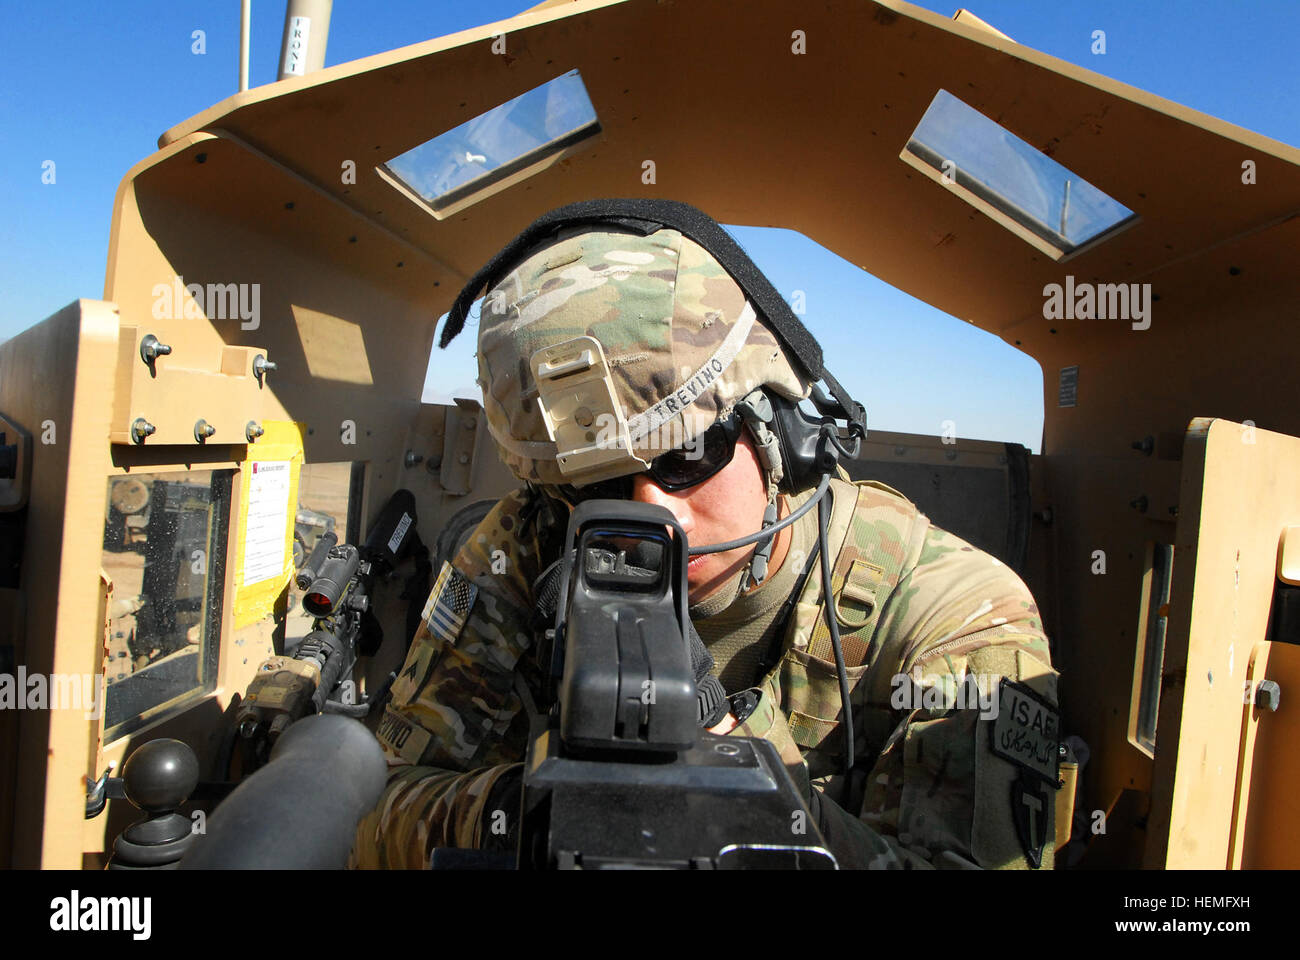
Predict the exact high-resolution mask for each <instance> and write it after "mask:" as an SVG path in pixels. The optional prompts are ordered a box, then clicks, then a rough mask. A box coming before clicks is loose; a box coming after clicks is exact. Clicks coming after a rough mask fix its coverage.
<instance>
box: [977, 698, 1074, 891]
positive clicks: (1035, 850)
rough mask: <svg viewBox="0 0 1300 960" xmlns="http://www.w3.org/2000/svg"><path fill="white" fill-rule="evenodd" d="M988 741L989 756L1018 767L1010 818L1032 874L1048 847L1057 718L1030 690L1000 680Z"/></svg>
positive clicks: (1056, 779)
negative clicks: (1044, 849) (989, 740)
mask: <svg viewBox="0 0 1300 960" xmlns="http://www.w3.org/2000/svg"><path fill="white" fill-rule="evenodd" d="M989 737H990V739H991V743H990V744H989V746H990V748H991V749H992V751H993V753H994V755H996V756H999V757H1001V758H1002V759H1003V760H1007V761H1009V762H1011V763H1013V764H1015V766H1017V767H1018V768H1019V775H1018V776H1017V777H1016V780H1015V781H1014V782H1013V783H1012V784H1011V819H1012V821H1013V822H1014V823H1015V825H1016V836H1017V838H1018V839H1019V840H1020V848H1021V849H1022V850H1023V851H1024V853H1025V861H1026V862H1027V863H1028V864H1029V866H1030V867H1031V868H1033V869H1034V870H1037V869H1038V868H1039V867H1041V866H1042V864H1043V848H1044V847H1045V846H1046V845H1047V825H1048V823H1049V822H1050V821H1049V813H1050V809H1049V806H1048V805H1049V804H1053V803H1055V798H1054V797H1053V796H1052V792H1051V791H1052V790H1057V789H1059V787H1060V785H1061V783H1060V771H1061V752H1060V751H1061V715H1060V713H1059V712H1058V711H1057V709H1056V708H1055V707H1053V706H1052V705H1051V704H1050V703H1048V702H1047V701H1046V700H1045V699H1043V698H1042V697H1041V696H1039V695H1038V694H1037V693H1035V692H1034V691H1033V690H1031V689H1030V688H1029V687H1027V686H1025V685H1024V684H1022V683H1016V682H1015V681H1014V680H1008V679H1007V678H1006V677H1003V678H1002V681H1001V682H1000V684H999V686H998V713H997V716H996V717H994V719H993V722H992V723H991V724H989ZM1048 787H1051V790H1049V789H1048Z"/></svg>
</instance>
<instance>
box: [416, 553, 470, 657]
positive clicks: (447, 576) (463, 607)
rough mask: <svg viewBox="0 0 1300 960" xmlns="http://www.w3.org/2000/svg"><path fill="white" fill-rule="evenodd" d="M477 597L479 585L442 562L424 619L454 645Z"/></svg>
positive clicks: (440, 636)
mask: <svg viewBox="0 0 1300 960" xmlns="http://www.w3.org/2000/svg"><path fill="white" fill-rule="evenodd" d="M477 596H478V587H476V586H474V584H472V583H470V581H469V578H468V577H466V576H465V574H463V573H461V572H460V571H459V570H457V569H456V568H455V567H453V566H452V565H451V564H450V563H448V562H447V561H443V564H442V569H441V570H440V571H439V572H438V579H437V581H436V582H435V583H434V585H433V590H432V591H431V592H430V593H429V601H428V602H427V603H426V604H425V605H424V622H425V623H426V624H428V627H429V633H431V634H432V635H433V636H435V637H437V638H438V639H440V640H443V641H444V642H446V643H448V644H450V645H451V646H453V647H454V646H455V645H456V638H457V637H459V636H460V631H461V630H462V629H464V627H465V619H466V618H467V617H468V616H469V611H470V608H471V607H473V606H474V598H475V597H477Z"/></svg>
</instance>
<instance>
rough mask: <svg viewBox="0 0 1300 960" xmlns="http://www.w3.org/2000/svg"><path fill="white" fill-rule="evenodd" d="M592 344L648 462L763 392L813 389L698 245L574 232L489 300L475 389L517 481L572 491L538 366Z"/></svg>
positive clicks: (668, 233)
mask: <svg viewBox="0 0 1300 960" xmlns="http://www.w3.org/2000/svg"><path fill="white" fill-rule="evenodd" d="M584 335H585V336H590V337H593V338H595V339H596V340H598V341H599V342H600V344H601V346H602V347H603V349H604V354H605V358H606V362H607V363H608V365H609V368H610V371H611V376H612V380H613V385H614V393H615V396H616V400H617V402H618V403H619V404H620V405H621V407H622V412H623V416H624V417H625V418H626V420H627V423H628V429H629V434H630V439H631V447H632V453H633V455H634V456H635V457H637V458H639V459H641V460H644V461H646V462H648V461H649V460H651V459H653V458H654V457H656V456H658V455H659V454H660V453H663V452H665V451H666V450H669V449H673V448H674V447H677V446H680V445H682V444H683V443H686V442H689V441H690V440H692V439H693V438H694V437H696V436H698V435H699V434H702V433H703V432H704V431H705V430H706V429H708V427H709V426H711V425H712V424H713V423H714V422H715V421H717V420H719V419H721V418H723V417H726V416H728V415H729V414H730V413H731V411H732V408H733V407H734V406H735V404H736V402H737V401H738V400H740V399H742V398H744V397H745V396H746V395H747V394H749V393H750V392H751V391H753V390H755V389H757V388H758V387H767V388H769V389H771V390H773V391H774V392H776V393H779V394H780V395H782V396H784V397H786V398H787V399H790V400H799V399H802V398H804V397H806V396H807V395H808V386H807V382H806V378H805V377H804V376H803V375H801V373H800V372H798V368H797V367H796V366H794V365H793V364H792V363H791V362H790V361H789V359H787V357H786V354H785V352H784V351H783V350H782V348H781V345H780V342H779V341H778V340H777V338H776V336H775V335H774V334H773V333H772V332H771V330H769V329H768V328H767V326H765V325H764V323H763V322H762V321H761V320H759V319H758V318H757V317H756V315H755V313H754V310H753V307H752V306H751V305H750V304H748V303H747V302H746V298H745V294H744V291H743V290H742V289H741V287H740V286H739V285H738V284H737V283H736V281H735V280H733V279H732V278H731V276H730V275H728V274H727V272H726V271H725V270H724V269H723V268H722V266H721V265H720V264H719V263H718V262H717V261H716V260H715V259H714V258H713V257H712V256H711V255H710V254H709V253H708V251H706V250H705V249H704V248H703V247H702V246H700V245H699V244H697V243H695V242H694V241H693V240H691V239H689V238H687V237H684V236H683V235H682V234H681V233H680V232H678V231H677V230H673V229H668V228H665V229H662V230H659V231H657V232H655V233H653V234H650V235H649V236H641V235H639V234H635V233H632V232H622V231H613V230H610V229H608V228H602V229H599V230H592V229H591V228H590V227H587V228H585V229H584V228H582V227H576V228H571V229H569V230H567V231H564V232H561V233H560V234H559V237H558V239H557V240H556V242H554V243H553V244H551V245H550V246H547V247H545V248H543V249H541V250H539V251H536V252H534V253H532V254H531V255H530V256H529V257H528V258H527V259H525V260H524V261H522V262H521V263H520V264H518V265H517V266H516V267H515V268H514V269H512V270H511V271H510V272H509V273H507V274H506V275H505V276H504V277H503V278H502V279H501V281H500V282H499V283H498V284H497V285H496V286H495V287H493V288H492V289H491V290H489V291H488V293H487V295H486V297H485V299H484V301H483V308H482V313H481V319H480V323H479V336H478V367H479V376H478V383H479V386H480V387H482V389H483V406H484V410H485V412H486V414H487V422H488V428H489V430H490V431H491V433H492V436H493V438H494V439H495V441H496V443H497V447H498V449H499V450H500V453H501V458H502V460H503V461H504V462H505V464H506V465H507V466H508V467H509V468H510V470H511V471H512V472H513V473H514V474H515V476H516V477H518V478H519V479H520V480H526V481H532V482H534V483H543V484H563V483H568V482H572V481H571V480H570V479H569V478H567V477H566V476H565V474H564V473H563V472H562V471H561V469H560V465H559V464H558V463H557V459H556V458H557V456H558V449H557V446H556V443H555V442H554V441H553V440H551V439H550V436H549V434H548V431H547V428H546V424H545V422H544V420H543V416H542V411H541V407H540V405H539V403H538V398H539V393H538V389H537V384H536V383H535V380H534V376H533V370H532V366H531V364H530V358H531V357H532V356H533V354H534V353H535V352H536V351H538V350H540V349H542V348H545V347H550V346H554V345H556V344H559V343H562V342H564V341H567V340H571V339H573V338H575V337H581V336H584ZM629 463H631V464H633V465H635V461H629ZM624 472H631V471H624Z"/></svg>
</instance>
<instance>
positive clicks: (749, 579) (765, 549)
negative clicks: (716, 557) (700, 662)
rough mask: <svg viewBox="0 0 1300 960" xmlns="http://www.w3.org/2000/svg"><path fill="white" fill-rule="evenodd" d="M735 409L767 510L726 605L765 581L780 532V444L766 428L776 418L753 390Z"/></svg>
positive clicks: (715, 547)
mask: <svg viewBox="0 0 1300 960" xmlns="http://www.w3.org/2000/svg"><path fill="white" fill-rule="evenodd" d="M735 410H736V413H737V414H739V415H740V417H741V420H742V421H743V422H744V424H745V428H746V429H747V430H748V431H749V435H750V436H751V437H752V438H753V442H754V452H755V454H756V455H757V456H758V462H759V466H760V467H762V470H763V477H764V478H765V480H766V482H767V507H766V509H764V511H763V526H762V527H761V528H760V530H759V531H758V532H759V534H760V537H759V538H757V543H758V547H757V548H756V549H755V550H754V553H753V555H752V556H751V557H750V559H749V563H748V565H747V566H745V568H744V569H743V570H742V571H741V572H740V576H739V581H738V583H737V586H736V591H735V593H734V594H732V595H731V597H729V598H728V602H730V600H731V599H734V598H735V597H737V596H740V594H742V593H744V592H745V591H746V590H748V589H749V588H750V587H751V586H757V585H758V584H761V583H762V582H763V581H764V580H766V579H767V574H768V569H767V567H768V563H769V561H770V560H771V559H772V547H773V545H774V544H775V543H776V536H775V534H776V533H777V531H778V530H779V529H780V528H779V527H778V528H776V529H773V528H774V527H775V525H776V519H777V508H776V498H777V493H778V485H779V484H780V482H781V478H782V477H784V476H785V470H784V469H783V466H782V463H781V444H780V443H779V442H778V440H777V437H776V434H775V433H773V432H772V431H771V430H770V429H768V424H770V423H771V422H772V421H773V420H774V419H775V415H774V414H773V412H772V403H771V401H770V400H768V398H767V394H765V393H764V392H763V391H762V390H761V389H758V390H754V391H752V392H750V393H749V394H747V395H746V396H745V397H744V399H742V400H740V401H739V402H738V403H737V404H736V407H735ZM762 534H768V535H767V536H765V537H764V536H761V535H762ZM733 542H734V541H733ZM721 549H732V548H730V547H727V546H726V544H710V545H708V546H707V547H704V548H701V549H700V550H698V551H697V550H694V549H692V550H691V553H718V552H721ZM721 593H724V594H725V593H730V591H729V590H726V589H724V590H723V591H721Z"/></svg>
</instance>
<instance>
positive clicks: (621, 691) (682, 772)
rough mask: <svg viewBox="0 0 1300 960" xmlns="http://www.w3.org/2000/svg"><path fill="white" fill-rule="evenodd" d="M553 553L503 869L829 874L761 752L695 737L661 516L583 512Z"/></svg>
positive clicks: (679, 541) (679, 597)
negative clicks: (548, 612)
mask: <svg viewBox="0 0 1300 960" xmlns="http://www.w3.org/2000/svg"><path fill="white" fill-rule="evenodd" d="M565 542H566V554H565V556H564V558H563V561H564V562H563V565H562V566H563V572H562V574H561V580H560V591H559V599H558V605H557V607H556V613H555V628H554V636H553V643H552V650H553V654H552V664H551V680H552V684H553V686H554V690H555V693H556V696H555V698H554V702H553V704H552V707H551V709H550V711H549V713H548V715H547V716H546V720H545V723H544V725H541V727H542V728H541V729H535V730H534V731H533V736H532V741H531V744H530V747H529V752H528V758H527V762H526V763H525V766H524V776H523V807H522V816H521V821H520V824H521V825H520V843H519V854H518V864H519V866H520V867H521V868H524V869H556V868H559V869H565V868H569V869H609V868H627V867H656V868H680V869H734V868H741V867H795V868H800V869H826V868H834V867H835V859H834V857H833V856H832V855H831V854H830V853H829V851H828V850H827V849H826V844H825V841H824V840H823V839H822V836H821V834H820V832H819V831H818V828H817V825H816V821H815V819H814V818H813V816H812V814H811V813H810V812H809V811H808V809H807V806H806V805H805V803H804V801H803V799H802V798H801V796H800V795H799V792H798V790H797V789H796V787H795V785H794V783H793V781H792V780H791V779H790V775H789V774H788V773H787V771H786V769H785V766H784V765H783V764H782V762H781V759H780V756H779V754H778V753H777V751H776V748H775V747H773V746H772V744H770V743H768V742H767V741H765V740H759V739H754V738H749V737H738V736H715V735H713V734H709V733H705V732H702V731H701V730H700V723H699V718H700V707H699V702H698V700H697V688H696V682H695V674H694V671H693V668H692V663H691V656H690V650H689V647H688V643H687V639H686V638H687V637H688V636H689V631H690V630H691V629H692V628H691V626H690V621H689V619H688V615H687V586H686V568H687V560H688V554H687V549H688V545H687V541H686V535H685V533H684V532H683V531H682V528H681V526H680V525H679V524H678V523H677V521H676V519H675V518H674V517H673V515H672V514H671V513H670V512H669V511H667V510H665V509H664V508H662V507H658V506H654V505H651V504H643V503H635V502H628V501H621V500H591V501H587V502H585V503H582V504H579V505H578V506H577V508H576V509H575V510H574V511H573V513H572V515H571V516H570V518H569V526H568V532H567V537H566V541H565Z"/></svg>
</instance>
